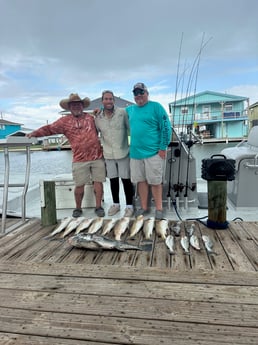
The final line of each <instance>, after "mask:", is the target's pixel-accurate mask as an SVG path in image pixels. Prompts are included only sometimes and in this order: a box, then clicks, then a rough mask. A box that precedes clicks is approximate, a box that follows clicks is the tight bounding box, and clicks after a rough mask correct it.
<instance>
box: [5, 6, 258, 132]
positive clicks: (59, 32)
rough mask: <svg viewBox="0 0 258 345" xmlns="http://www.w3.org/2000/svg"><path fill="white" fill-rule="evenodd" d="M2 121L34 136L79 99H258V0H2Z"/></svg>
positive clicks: (166, 103)
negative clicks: (73, 97)
mask: <svg viewBox="0 0 258 345" xmlns="http://www.w3.org/2000/svg"><path fill="white" fill-rule="evenodd" d="M0 8H1V20H0V52H1V53H0V113H1V117H2V118H3V119H5V120H8V121H12V122H18V123H21V124H22V125H23V127H26V128H31V129H35V128H38V127H40V126H43V125H46V124H47V123H51V122H53V121H55V120H56V119H58V118H59V117H60V113H59V112H60V111H61V110H62V109H61V108H60V106H59V102H60V100H61V99H63V98H68V96H69V94H70V93H78V94H79V96H80V97H81V98H84V97H89V98H90V99H91V100H93V99H96V98H98V97H100V96H101V92H102V91H103V90H106V89H109V90H113V92H114V94H115V95H116V96H118V97H121V98H123V99H126V100H128V101H132V102H133V101H134V99H133V95H132V88H133V85H134V84H135V83H137V82H144V83H145V84H146V85H147V87H148V90H149V94H150V99H151V100H153V101H157V102H160V103H161V104H162V105H163V106H164V108H165V109H166V110H167V112H168V111H169V108H168V104H169V103H170V102H174V101H175V99H180V98H183V97H185V96H187V95H190V94H196V93H199V92H203V91H206V90H210V91H215V92H222V93H228V94H232V95H237V96H243V97H248V98H249V101H250V104H253V103H255V102H257V101H258V20H257V13H258V1H257V0H216V1H207V0H180V1H179V0H177V1H175V0H106V1H105V0H73V1H70V0H0Z"/></svg>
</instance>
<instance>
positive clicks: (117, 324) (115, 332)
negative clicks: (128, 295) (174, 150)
mask: <svg viewBox="0 0 258 345" xmlns="http://www.w3.org/2000/svg"><path fill="white" fill-rule="evenodd" d="M0 313H1V329H2V331H4V332H16V333H20V334H31V335H37V336H47V337H49V336H50V337H57V338H68V339H73V340H75V339H78V340H89V341H94V340H95V341H99V342H105V341H106V342H107V343H111V344H113V343H116V344H139V345H140V344H141V345H145V344H146V345H149V344H157V345H158V344H165V345H170V344H171V343H174V342H175V343H176V344H178V342H177V341H178V340H179V341H181V343H182V340H184V344H186V345H188V344H194V343H195V344H196V343H197V342H199V343H200V341H201V342H202V344H204V341H206V344H207V338H209V339H214V340H215V342H214V341H213V344H222V343H223V344H255V343H256V341H257V339H258V328H257V327H256V328H255V327H238V326H235V325H233V326H231V325H230V326H228V325H217V324H216V325H213V324H208V323H206V324H205V325H204V324H202V323H199V322H195V323H194V324H193V323H187V322H183V323H182V322H171V321H161V320H157V319H156V318H153V319H144V320H141V319H138V318H136V319H135V318H127V317H119V318H117V317H113V316H106V317H105V318H103V316H95V315H83V314H73V313H65V314H63V313H55V312H45V311H35V310H19V309H11V308H0Z"/></svg>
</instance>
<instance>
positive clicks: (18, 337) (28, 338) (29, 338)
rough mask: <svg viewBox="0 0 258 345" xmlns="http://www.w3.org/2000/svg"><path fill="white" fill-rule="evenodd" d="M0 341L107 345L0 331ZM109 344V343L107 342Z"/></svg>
mask: <svg viewBox="0 0 258 345" xmlns="http://www.w3.org/2000/svg"><path fill="white" fill-rule="evenodd" d="M0 343H1V344H5V345H107V343H106V342H105V343H102V342H101V343H100V342H95V341H88V340H86V341H85V340H78V339H76V340H74V339H64V338H59V339H58V338H56V337H54V338H53V337H49V336H47V337H40V336H33V335H30V334H29V335H27V334H18V333H6V332H1V333H0ZM109 344H110V343H109Z"/></svg>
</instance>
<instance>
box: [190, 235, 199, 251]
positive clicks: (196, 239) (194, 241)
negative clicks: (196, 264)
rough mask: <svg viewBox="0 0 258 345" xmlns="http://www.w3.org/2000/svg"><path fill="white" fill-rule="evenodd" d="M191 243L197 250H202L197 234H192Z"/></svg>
mask: <svg viewBox="0 0 258 345" xmlns="http://www.w3.org/2000/svg"><path fill="white" fill-rule="evenodd" d="M190 244H191V246H192V247H193V248H194V249H196V250H201V248H200V243H199V240H198V237H197V236H196V235H192V236H190Z"/></svg>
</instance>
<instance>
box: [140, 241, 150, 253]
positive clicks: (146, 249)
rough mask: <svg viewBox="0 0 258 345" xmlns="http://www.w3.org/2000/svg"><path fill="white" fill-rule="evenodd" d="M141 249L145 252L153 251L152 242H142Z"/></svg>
mask: <svg viewBox="0 0 258 345" xmlns="http://www.w3.org/2000/svg"><path fill="white" fill-rule="evenodd" d="M139 249H140V250H143V251H145V252H151V251H152V243H145V244H142V245H140V247H139Z"/></svg>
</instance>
